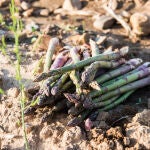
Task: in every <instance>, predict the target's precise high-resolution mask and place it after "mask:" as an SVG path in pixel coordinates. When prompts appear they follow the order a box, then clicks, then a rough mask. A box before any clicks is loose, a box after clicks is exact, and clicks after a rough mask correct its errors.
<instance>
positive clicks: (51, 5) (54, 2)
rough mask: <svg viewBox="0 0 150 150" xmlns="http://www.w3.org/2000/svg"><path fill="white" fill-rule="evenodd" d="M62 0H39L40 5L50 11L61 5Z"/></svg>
mask: <svg viewBox="0 0 150 150" xmlns="http://www.w3.org/2000/svg"><path fill="white" fill-rule="evenodd" d="M63 1H64V0H40V7H43V8H47V9H48V10H49V11H50V12H53V11H54V10H55V9H58V8H59V7H61V6H62V5H63Z"/></svg>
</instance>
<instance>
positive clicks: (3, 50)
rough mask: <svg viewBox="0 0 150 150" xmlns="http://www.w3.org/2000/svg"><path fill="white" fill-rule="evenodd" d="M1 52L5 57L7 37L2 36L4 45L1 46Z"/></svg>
mask: <svg viewBox="0 0 150 150" xmlns="http://www.w3.org/2000/svg"><path fill="white" fill-rule="evenodd" d="M0 51H2V54H3V55H6V43H5V36H4V35H3V36H2V44H1V45H0Z"/></svg>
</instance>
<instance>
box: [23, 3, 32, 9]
mask: <svg viewBox="0 0 150 150" xmlns="http://www.w3.org/2000/svg"><path fill="white" fill-rule="evenodd" d="M30 7H31V5H30V4H29V3H27V2H25V1H23V2H21V8H22V9H23V10H28V9H29V8H30Z"/></svg>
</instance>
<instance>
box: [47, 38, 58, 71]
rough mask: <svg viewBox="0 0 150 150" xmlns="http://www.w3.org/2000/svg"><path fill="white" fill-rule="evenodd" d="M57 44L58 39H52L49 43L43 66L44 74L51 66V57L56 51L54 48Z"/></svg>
mask: <svg viewBox="0 0 150 150" xmlns="http://www.w3.org/2000/svg"><path fill="white" fill-rule="evenodd" d="M58 44H59V39H58V38H52V39H51V40H50V42H49V46H48V50H47V53H46V59H45V65H44V72H47V71H48V70H49V68H50V66H51V64H52V57H53V54H54V51H55V50H56V46H57V45H58Z"/></svg>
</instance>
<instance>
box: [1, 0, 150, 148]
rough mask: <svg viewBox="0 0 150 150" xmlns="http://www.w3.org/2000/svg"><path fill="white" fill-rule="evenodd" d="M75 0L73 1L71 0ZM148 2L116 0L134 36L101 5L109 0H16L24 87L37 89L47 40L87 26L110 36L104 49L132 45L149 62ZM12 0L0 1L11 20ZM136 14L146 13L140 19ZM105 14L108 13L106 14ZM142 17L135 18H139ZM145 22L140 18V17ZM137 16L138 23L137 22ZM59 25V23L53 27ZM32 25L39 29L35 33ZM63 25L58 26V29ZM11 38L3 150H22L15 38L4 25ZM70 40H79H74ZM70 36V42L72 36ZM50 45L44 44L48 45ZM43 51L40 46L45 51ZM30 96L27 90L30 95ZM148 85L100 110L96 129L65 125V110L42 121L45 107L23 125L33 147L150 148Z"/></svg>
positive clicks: (4, 67) (4, 62)
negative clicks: (41, 35) (40, 36)
mask: <svg viewBox="0 0 150 150" xmlns="http://www.w3.org/2000/svg"><path fill="white" fill-rule="evenodd" d="M72 1H73V0H72ZM145 2H146V0H142V1H141V0H134V1H133V0H126V1H122V0H112V6H113V7H112V8H113V10H114V11H115V12H116V14H119V15H122V17H123V19H124V20H126V22H127V24H128V25H129V26H130V27H131V29H132V33H133V34H132V37H129V36H128V35H127V34H126V33H127V32H126V30H125V29H124V28H123V27H122V26H121V25H120V23H118V21H116V19H114V18H113V17H111V16H110V15H108V13H106V11H105V10H104V9H103V8H102V4H104V3H106V1H102V0H95V1H94V0H86V1H82V3H81V2H80V1H78V0H77V1H76V2H75V1H74V4H71V3H70V0H65V2H64V0H55V1H54V0H40V1H34V0H28V1H26V2H25V1H19V0H16V4H17V5H18V7H19V11H20V15H21V16H22V20H23V23H24V26H25V30H24V34H23V35H22V36H21V39H20V50H21V56H22V64H21V73H22V77H23V83H24V85H25V88H26V89H29V88H30V87H33V85H36V83H34V82H33V79H34V76H33V70H34V69H35V66H36V64H37V63H38V60H39V59H40V58H41V56H44V55H45V51H44V50H43V49H46V48H47V46H46V45H47V44H46V41H49V38H51V37H53V36H59V37H60V38H62V39H65V38H66V34H68V32H69V34H70V33H73V34H74V33H76V29H78V31H80V30H82V31H83V30H84V31H85V32H87V33H89V34H90V35H91V36H92V35H95V34H96V35H100V36H106V41H105V43H104V47H105V48H108V47H110V46H112V48H113V49H114V48H120V47H122V46H126V45H128V46H129V48H130V54H129V57H131V58H133V57H140V58H142V59H143V60H144V61H150V41H149V33H150V30H149V28H148V26H149V25H150V20H149V19H150V14H149V12H150V11H148V10H149V8H150V7H148V6H150V5H149V4H148V5H147V7H146V5H144V4H145ZM8 4H9V0H8V1H7V0H5V1H3V0H2V1H1V2H0V13H2V14H3V15H4V16H5V19H6V21H7V22H9V19H7V18H8V17H9V9H8ZM138 12H140V14H142V17H141V16H140V17H139V14H138ZM106 14H107V15H106ZM134 16H136V19H135V18H134ZM137 16H138V17H139V19H137V18H138V17H137ZM141 18H142V19H143V20H142V19H141ZM133 20H134V21H133ZM47 25H50V30H49V36H48V37H47V38H46V39H47V40H45V41H44V42H45V43H43V46H41V47H42V48H41V47H40V48H39V47H38V49H36V50H34V51H33V47H32V46H33V44H32V42H31V39H33V38H34V37H35V38H36V37H37V33H36V32H39V31H43V29H45V27H46V26H47ZM55 25H57V26H55ZM33 27H34V29H35V30H36V32H33V30H32V29H33ZM59 27H60V28H59ZM4 33H5V36H6V37H7V38H6V39H7V40H6V43H7V53H8V56H9V57H7V56H3V55H2V53H0V88H2V89H3V90H4V91H5V94H4V95H2V96H1V101H0V149H2V150H6V149H8V150H9V149H14V150H22V149H24V143H23V136H22V135H23V133H22V129H21V114H20V102H19V97H20V93H19V88H18V83H17V81H16V79H15V67H14V65H13V64H12V62H15V61H16V57H15V55H14V53H13V52H12V49H13V48H12V45H13V41H14V38H13V36H12V35H11V33H9V32H8V31H7V30H6V29H5V28H1V29H0V38H1V36H2V34H4ZM68 39H69V41H68V42H70V41H72V42H74V40H75V42H77V43H78V41H77V40H76V39H75V37H73V38H68ZM68 39H67V38H66V41H67V40H68ZM45 47H46V48H45ZM41 49H42V50H41ZM27 94H28V93H27ZM149 107H150V87H146V88H143V89H139V90H138V91H136V92H135V93H134V94H132V95H131V96H130V97H129V98H128V100H127V101H126V102H124V103H123V104H122V105H120V106H118V107H116V108H115V109H113V110H111V111H109V112H101V113H99V115H98V117H97V119H96V121H95V122H94V124H95V127H94V128H93V129H91V130H90V131H85V129H84V127H83V126H82V125H81V126H76V127H72V128H70V127H67V126H66V124H67V122H68V120H69V116H68V115H67V114H65V113H61V114H58V115H56V117H55V118H54V119H53V120H51V121H50V122H47V123H43V124H41V121H40V118H41V115H42V113H43V111H44V110H41V111H40V112H39V113H38V114H36V115H31V116H26V117H25V125H26V128H27V136H28V140H29V144H30V148H31V149H33V150H36V149H37V150H59V149H60V150H62V149H63V150H65V149H66V150H84V149H87V150H103V149H106V150H111V149H115V150H122V149H126V150H134V149H135V150H136V149H141V150H146V149H147V150H148V149H150V138H149V137H150V128H149V127H150V118H149V115H150V110H149Z"/></svg>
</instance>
